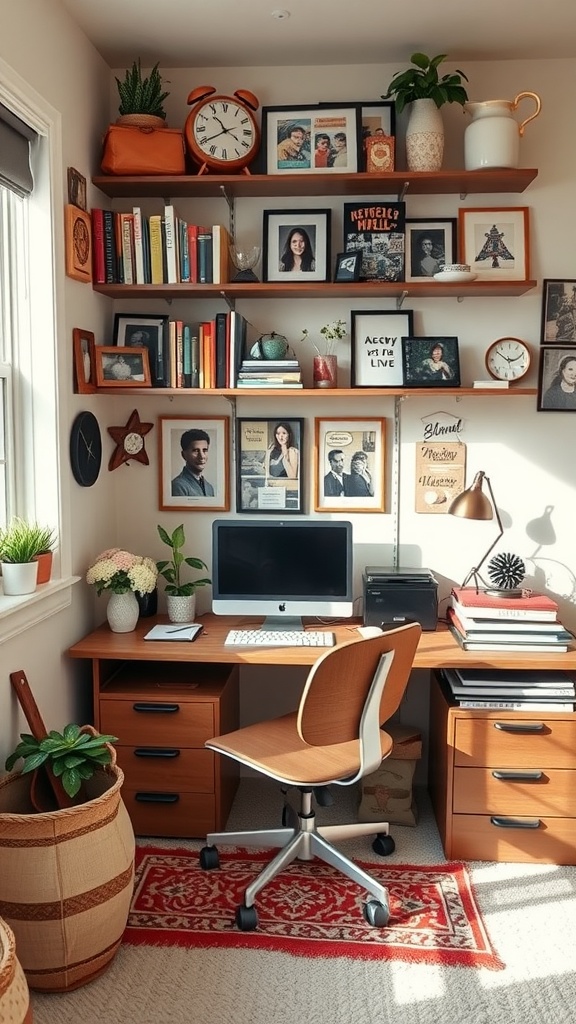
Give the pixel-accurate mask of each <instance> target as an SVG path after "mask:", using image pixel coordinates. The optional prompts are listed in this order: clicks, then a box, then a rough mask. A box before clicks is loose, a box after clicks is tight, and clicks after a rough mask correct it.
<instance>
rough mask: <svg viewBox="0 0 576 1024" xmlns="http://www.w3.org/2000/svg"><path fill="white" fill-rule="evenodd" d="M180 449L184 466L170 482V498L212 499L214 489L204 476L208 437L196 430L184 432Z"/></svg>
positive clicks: (208, 443)
mask: <svg viewBox="0 0 576 1024" xmlns="http://www.w3.org/2000/svg"><path fill="white" fill-rule="evenodd" d="M180 447H181V453H182V458H183V459H184V466H183V468H182V470H181V471H180V473H178V476H175V477H174V479H173V480H172V486H171V493H172V497H184V498H194V497H197V498H205V497H210V498H213V497H214V487H213V485H212V484H211V483H210V482H209V481H208V480H207V479H206V477H205V475H204V471H205V469H206V467H207V465H208V454H209V450H210V435H209V434H208V433H207V432H206V431H205V430H201V429H198V428H192V429H191V430H185V431H184V433H183V434H182V437H181V438H180Z"/></svg>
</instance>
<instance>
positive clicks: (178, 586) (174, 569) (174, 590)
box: [156, 525, 212, 597]
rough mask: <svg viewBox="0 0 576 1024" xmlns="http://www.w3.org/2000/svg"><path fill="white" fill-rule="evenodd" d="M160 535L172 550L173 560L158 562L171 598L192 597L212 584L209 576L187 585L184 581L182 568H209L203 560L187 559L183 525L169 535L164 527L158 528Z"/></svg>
mask: <svg viewBox="0 0 576 1024" xmlns="http://www.w3.org/2000/svg"><path fill="white" fill-rule="evenodd" d="M158 533H159V534H160V539H161V540H163V541H164V543H165V544H167V545H168V547H169V548H171V549H172V558H170V559H162V560H161V561H160V562H156V568H157V569H158V573H159V575H160V576H163V577H164V579H165V580H166V583H167V586H166V594H167V595H168V596H169V597H191V596H192V594H194V593H195V592H196V591H197V589H198V587H205V586H206V585H207V584H208V583H211V582H212V580H210V579H209V578H208V577H207V576H205V577H202V579H199V580H189V581H188V582H187V583H185V582H184V581H183V579H182V567H183V566H184V565H188V566H190V568H191V569H207V568H208V566H207V565H206V563H205V562H203V561H202V559H201V558H194V557H192V556H189V557H188V558H186V557H185V555H184V554H183V553H182V548H183V547H184V544H185V543H186V538H185V536H184V526H183V525H180V526H177V527H176V529H175V530H174V532H173V533H172V534H169V533H167V531H166V530H165V529H164V527H162V526H158Z"/></svg>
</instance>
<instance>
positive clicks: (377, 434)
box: [314, 417, 386, 512]
mask: <svg viewBox="0 0 576 1024" xmlns="http://www.w3.org/2000/svg"><path fill="white" fill-rule="evenodd" d="M385 440H386V421H385V420H384V419H383V418H381V417H370V418H367V419H360V418H356V417H346V418H342V419H320V418H318V419H315V420H314V509H315V511H316V512H343V511H346V512H384V508H385V456H386V451H385V448H386V445H385Z"/></svg>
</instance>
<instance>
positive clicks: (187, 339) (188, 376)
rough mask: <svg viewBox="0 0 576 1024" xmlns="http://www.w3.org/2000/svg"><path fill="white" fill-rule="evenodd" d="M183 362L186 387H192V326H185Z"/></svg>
mask: <svg viewBox="0 0 576 1024" xmlns="http://www.w3.org/2000/svg"><path fill="white" fill-rule="evenodd" d="M182 350H183V351H182V361H183V367H182V369H183V375H184V387H185V388H191V387H192V334H191V331H190V325H189V324H184V330H183V339H182Z"/></svg>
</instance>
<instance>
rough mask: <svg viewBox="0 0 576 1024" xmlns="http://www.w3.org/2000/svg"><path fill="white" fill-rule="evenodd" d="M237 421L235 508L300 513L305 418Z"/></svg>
mask: <svg viewBox="0 0 576 1024" xmlns="http://www.w3.org/2000/svg"><path fill="white" fill-rule="evenodd" d="M236 423H237V427H236V429H237V439H236V453H237V456H236V458H237V470H236V511H237V512H256V513H260V514H261V513H262V512H279V513H281V514H282V515H286V514H287V513H302V512H303V511H304V505H303V501H302V468H301V460H302V453H303V446H302V445H303V432H304V420H303V419H292V418H291V419H283V420H282V419H274V420H270V419H238V420H237V421H236Z"/></svg>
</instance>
